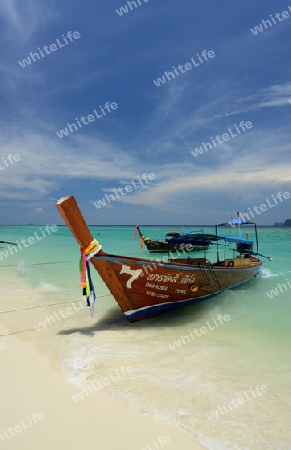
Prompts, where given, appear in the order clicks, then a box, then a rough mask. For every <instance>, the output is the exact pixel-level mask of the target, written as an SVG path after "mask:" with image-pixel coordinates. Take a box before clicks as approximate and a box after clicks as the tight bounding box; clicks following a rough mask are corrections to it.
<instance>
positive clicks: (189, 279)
mask: <svg viewBox="0 0 291 450" xmlns="http://www.w3.org/2000/svg"><path fill="white" fill-rule="evenodd" d="M181 283H190V284H192V283H195V277H192V275H186V276H185V277H184V278H182V280H181Z"/></svg>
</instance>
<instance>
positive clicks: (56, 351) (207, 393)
mask: <svg viewBox="0 0 291 450" xmlns="http://www.w3.org/2000/svg"><path fill="white" fill-rule="evenodd" d="M199 228H201V227H192V230H197V229H199ZM90 230H91V232H92V235H93V236H94V237H95V238H96V239H98V240H99V242H100V243H101V244H102V246H103V249H104V251H106V252H108V253H115V254H121V255H132V256H139V255H140V256H142V257H144V258H150V259H155V258H156V257H158V256H161V257H162V256H163V255H151V254H149V253H148V251H147V250H146V248H144V249H143V250H142V251H141V250H140V248H139V241H138V240H137V241H134V239H133V233H134V227H129V226H128V227H126V226H123V227H116V226H114V227H112V226H102V227H97V226H91V227H90ZM141 230H142V231H143V233H144V235H145V236H149V237H153V238H163V236H164V234H165V232H166V231H169V230H177V227H169V226H167V227H166V226H165V227H141ZM182 230H188V231H190V230H191V228H189V227H187V228H186V227H179V229H178V231H182ZM204 231H205V232H211V233H213V232H214V228H206V227H205V228H204ZM35 232H36V233H38V235H40V227H37V226H35V227H34V226H27V227H25V226H13V227H0V239H1V240H6V241H12V242H15V240H18V241H19V242H20V241H21V239H28V237H31V236H34V233H35ZM253 237H254V236H253V235H252V234H250V238H253ZM259 240H260V248H259V251H260V252H261V253H263V254H265V255H267V256H271V257H272V258H273V261H272V262H270V261H268V260H264V264H263V267H262V274H261V276H260V277H257V278H254V279H253V280H251V281H250V282H249V283H247V284H245V285H244V286H243V287H240V288H238V289H236V290H229V291H227V292H224V293H222V294H220V295H218V296H216V297H214V298H212V299H210V300H207V301H206V302H203V303H201V304H197V305H192V306H187V307H184V308H180V309H177V310H173V311H169V312H167V313H164V314H162V315H160V316H157V317H155V318H153V319H149V320H146V321H142V322H138V323H134V324H130V323H129V322H127V320H126V319H125V318H124V316H123V314H122V312H121V310H120V309H119V307H118V305H117V304H116V302H115V301H114V299H113V298H112V296H111V295H110V293H109V291H108V290H107V288H106V286H105V285H104V284H103V282H102V281H101V280H100V278H99V275H98V274H97V273H96V272H95V271H93V270H92V275H93V281H94V284H95V290H96V293H97V295H98V298H97V300H96V305H95V317H94V318H93V319H92V318H91V317H90V312H89V308H87V307H83V305H84V303H83V300H82V298H81V290H80V288H79V287H78V283H79V275H78V259H79V249H78V246H77V244H76V242H75V240H74V239H73V237H72V236H71V234H70V232H69V230H68V229H67V228H66V227H64V226H60V227H58V231H57V232H55V233H52V234H51V235H50V236H47V237H45V238H44V237H43V239H42V240H39V241H36V242H35V243H34V244H32V245H30V246H29V247H27V248H23V249H22V250H21V251H19V252H18V253H16V254H14V255H11V254H10V253H9V255H8V256H5V251H7V249H8V246H7V245H6V246H4V247H3V248H0V255H1V257H0V280H1V306H0V321H1V324H3V325H4V326H6V328H7V330H8V333H9V334H13V335H16V336H17V337H18V338H19V339H32V338H31V336H34V337H33V340H34V341H36V342H37V343H39V345H37V348H38V350H39V351H41V352H44V353H45V354H46V355H47V356H48V358H50V361H51V364H52V365H57V366H58V367H60V368H61V370H62V371H63V372H64V373H65V374H66V376H67V379H68V382H71V383H74V384H75V385H76V397H75V398H74V399H73V398H72V405H73V404H74V403H76V402H78V401H82V396H83V398H85V397H86V396H88V395H94V393H95V392H96V391H99V390H101V391H102V392H107V393H108V394H109V395H110V396H113V397H114V398H115V399H116V401H117V402H122V403H125V404H128V405H130V406H131V407H132V408H134V409H135V410H137V411H140V412H143V413H147V414H149V415H152V416H154V417H157V418H159V419H161V420H164V421H167V422H171V423H173V424H177V425H179V426H181V427H183V428H185V429H187V430H188V431H189V432H190V433H193V434H194V435H195V436H196V437H197V438H198V440H199V441H200V442H201V444H203V445H204V446H205V448H206V449H209V450H228V449H229V450H234V449H237V450H258V449H262V450H268V449H274V450H290V449H291V427H290V417H291V407H290V382H291V357H290V341H291V327H290V317H291V264H290V263H291V229H288V228H285V229H284V228H264V227H261V228H259ZM3 252H4V253H3ZM212 253H213V254H214V253H215V251H213V252H212ZM199 254H201V253H199ZM288 283H289V284H288ZM283 284H284V285H285V287H284V286H283ZM279 286H280V287H279ZM276 289H277V291H276ZM271 290H273V291H274V293H273V298H270V297H272V295H271V294H270V291H271ZM276 292H277V295H276ZM267 293H269V296H268V295H267ZM80 300H82V301H80ZM73 305H74V306H73ZM68 308H69V309H68ZM69 311H70V312H69ZM219 314H222V315H224V316H225V315H228V316H230V320H228V321H227V322H223V323H222V324H220V323H219V322H217V320H218V319H217V318H218V316H219ZM207 323H208V324H210V325H211V327H210V328H212V329H210V328H209V327H208V331H207V333H205V334H203V335H201V333H200V336H198V335H197V334H195V332H194V330H195V329H196V330H199V329H201V327H205V326H206V324H207ZM41 324H42V325H41ZM215 324H217V325H219V326H216V325H215ZM29 330H30V331H31V330H32V331H33V333H31V332H30V333H28V331H29ZM0 341H1V338H0ZM174 342H176V344H174ZM177 342H179V344H178V343H177ZM104 380H109V381H107V382H105V381H104ZM241 398H243V399H244V400H239V399H241ZM97 407H98V405H97V404H96V408H97Z"/></svg>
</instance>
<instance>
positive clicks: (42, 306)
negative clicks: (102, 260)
mask: <svg viewBox="0 0 291 450" xmlns="http://www.w3.org/2000/svg"><path fill="white" fill-rule="evenodd" d="M110 296H111V294H105V295H100V297H98V298H103V297H110ZM80 301H82V299H80V298H78V299H77V300H71V301H69V302H56V303H50V304H49V305H37V306H29V307H27V308H22V309H7V310H5V311H0V314H6V313H10V312H19V311H26V310H27V309H37V308H48V307H50V306H55V305H63V304H65V303H75V302H80Z"/></svg>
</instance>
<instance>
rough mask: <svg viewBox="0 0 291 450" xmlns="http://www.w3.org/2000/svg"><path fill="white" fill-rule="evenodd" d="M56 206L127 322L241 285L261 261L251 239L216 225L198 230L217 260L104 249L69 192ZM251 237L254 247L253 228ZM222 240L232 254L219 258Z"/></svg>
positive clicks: (257, 268) (252, 274) (258, 267)
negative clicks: (225, 233) (211, 231)
mask: <svg viewBox="0 0 291 450" xmlns="http://www.w3.org/2000/svg"><path fill="white" fill-rule="evenodd" d="M56 207H57V209H58V211H59V212H60V214H61V216H62V217H63V219H64V221H65V223H66V224H67V226H68V227H69V229H70V230H71V232H72V234H73V235H74V237H75V238H76V240H77V242H78V244H79V245H80V247H81V252H82V255H83V256H84V255H85V259H87V264H89V263H88V260H90V261H91V263H92V264H93V266H94V267H95V269H96V270H97V272H98V273H99V275H100V276H101V278H102V279H103V281H104V283H105V284H106V286H107V287H108V289H109V291H110V292H111V294H112V295H113V297H114V299H115V300H116V302H117V303H118V305H119V306H120V308H121V309H122V311H123V313H124V314H125V316H126V317H127V319H128V320H129V321H130V322H135V321H138V320H143V319H146V318H150V317H153V316H155V315H156V314H160V313H162V312H163V311H166V310H169V309H172V308H177V307H180V306H183V305H187V304H191V303H196V302H201V301H204V300H206V299H208V298H210V297H213V296H214V295H216V294H219V293H221V292H223V291H225V290H226V289H229V288H232V287H237V286H240V285H241V284H243V283H245V282H247V281H249V280H251V279H252V278H253V277H255V276H256V275H257V274H258V273H259V272H260V267H261V265H262V261H261V260H260V259H258V258H257V257H255V256H254V255H257V256H258V255H260V254H259V253H255V252H254V251H253V245H254V242H253V241H251V240H249V239H242V238H235V237H233V236H219V235H218V233H217V227H216V234H213V235H211V234H208V235H206V234H204V235H203V238H204V239H205V240H206V241H207V242H208V243H209V244H213V245H217V260H216V262H210V261H209V260H208V259H206V258H191V257H189V256H188V257H187V258H186V259H185V258H184V259H182V258H180V257H177V258H175V255H172V256H173V257H172V258H170V257H169V258H168V260H167V261H164V259H166V258H167V257H164V258H163V261H161V260H160V261H159V262H157V261H151V260H147V259H140V258H134V257H127V256H118V255H112V254H107V253H105V252H104V251H103V250H102V246H101V245H100V244H99V243H98V242H97V241H96V240H94V239H93V237H92V235H91V233H90V231H89V229H88V227H87V225H86V222H85V220H84V218H83V216H82V214H81V212H80V210H79V207H78V205H77V202H76V200H75V198H74V197H72V196H70V197H64V198H61V199H60V200H59V201H58V202H57V205H56ZM252 223H253V222H252ZM175 239H177V240H178V241H179V243H181V241H182V237H181V236H177V237H176V238H175ZM189 239H190V238H189ZM256 241H257V252H258V240H257V232H256ZM221 242H222V243H223V244H224V245H234V244H236V249H233V250H234V251H233V257H231V258H227V259H222V260H220V258H219V245H221ZM185 245H186V246H187V243H186V244H185ZM92 249H94V251H92ZM235 253H236V254H235ZM260 256H264V255H260ZM87 299H88V298H87ZM88 305H89V303H88Z"/></svg>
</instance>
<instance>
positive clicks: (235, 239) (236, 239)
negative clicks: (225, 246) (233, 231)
mask: <svg viewBox="0 0 291 450" xmlns="http://www.w3.org/2000/svg"><path fill="white" fill-rule="evenodd" d="M222 237H223V239H224V240H225V241H226V242H241V243H242V244H250V245H254V241H249V240H248V239H243V238H239V237H234V236H222Z"/></svg>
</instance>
